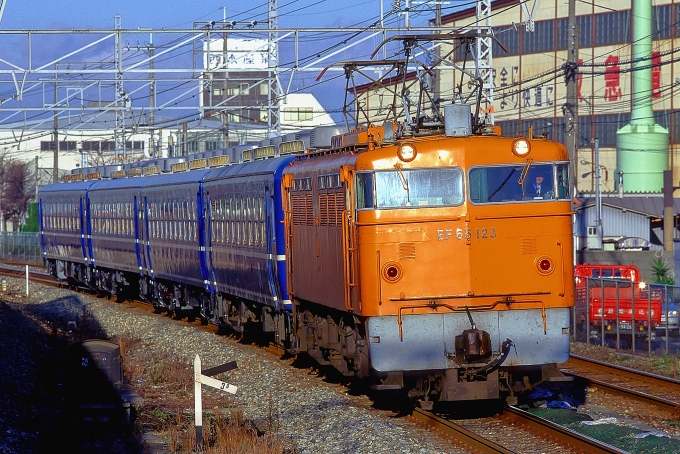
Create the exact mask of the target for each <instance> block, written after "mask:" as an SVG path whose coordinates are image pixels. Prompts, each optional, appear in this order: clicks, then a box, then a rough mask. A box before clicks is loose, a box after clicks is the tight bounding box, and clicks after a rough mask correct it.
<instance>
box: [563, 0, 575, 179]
mask: <svg viewBox="0 0 680 454" xmlns="http://www.w3.org/2000/svg"><path fill="white" fill-rule="evenodd" d="M569 38H570V39H569V51H568V52H567V62H566V64H565V65H564V79H565V82H566V84H567V103H566V104H565V105H564V106H563V107H562V110H563V113H564V117H565V120H566V126H565V128H566V130H565V145H566V147H567V153H569V162H570V163H571V166H572V169H571V170H572V172H571V175H572V181H574V182H575V176H576V172H574V168H573V167H574V166H575V163H576V149H577V147H578V27H577V25H576V0H569ZM573 187H576V185H575V184H574V185H573Z"/></svg>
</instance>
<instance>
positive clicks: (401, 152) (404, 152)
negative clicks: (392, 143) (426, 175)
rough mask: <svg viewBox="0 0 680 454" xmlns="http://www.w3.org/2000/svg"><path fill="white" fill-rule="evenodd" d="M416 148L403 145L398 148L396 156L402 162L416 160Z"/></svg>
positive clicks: (406, 144)
mask: <svg viewBox="0 0 680 454" xmlns="http://www.w3.org/2000/svg"><path fill="white" fill-rule="evenodd" d="M417 154H418V152H416V147H414V146H413V145H412V144H410V143H404V144H401V145H400V146H399V149H398V150H397V156H398V157H399V159H401V160H402V161H404V162H411V161H413V160H414V159H415V158H416V155H417Z"/></svg>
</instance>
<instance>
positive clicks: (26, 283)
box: [26, 265, 28, 296]
mask: <svg viewBox="0 0 680 454" xmlns="http://www.w3.org/2000/svg"><path fill="white" fill-rule="evenodd" d="M26 296H28V265H26Z"/></svg>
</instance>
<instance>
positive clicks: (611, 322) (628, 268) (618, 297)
mask: <svg viewBox="0 0 680 454" xmlns="http://www.w3.org/2000/svg"><path fill="white" fill-rule="evenodd" d="M574 277H575V279H576V303H575V310H576V317H577V318H576V320H577V325H576V326H577V330H579V327H580V328H581V329H580V332H581V335H582V336H585V335H586V334H585V333H586V332H587V331H590V337H591V338H599V337H601V335H602V333H604V335H605V337H609V336H611V337H613V336H616V333H617V330H618V333H619V335H620V336H621V337H622V338H628V339H630V338H631V334H632V331H633V328H634V330H635V337H636V339H641V340H643V341H644V340H649V339H651V340H653V339H654V338H655V337H656V334H655V329H656V327H657V325H659V324H660V323H661V302H662V299H663V290H662V289H661V288H650V287H648V286H646V285H645V283H644V282H640V270H639V269H638V268H637V267H636V266H634V265H599V264H598V265H595V264H583V265H576V267H575V268H574ZM617 309H618V310H617ZM586 325H589V328H590V329H589V330H586Z"/></svg>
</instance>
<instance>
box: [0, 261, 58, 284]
mask: <svg viewBox="0 0 680 454" xmlns="http://www.w3.org/2000/svg"><path fill="white" fill-rule="evenodd" d="M0 276H7V277H13V278H17V279H25V278H26V267H21V266H15V265H7V264H4V263H3V264H0ZM28 279H29V280H30V281H31V282H35V283H37V284H43V285H49V286H51V287H63V284H61V283H59V282H58V281H57V280H56V279H54V277H52V276H51V275H50V274H48V273H47V272H45V271H36V270H35V269H31V268H30V267H29V271H28Z"/></svg>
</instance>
